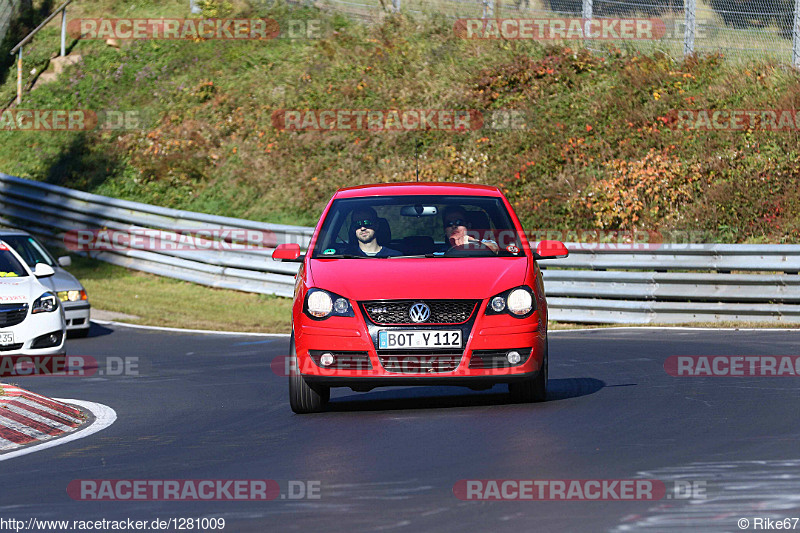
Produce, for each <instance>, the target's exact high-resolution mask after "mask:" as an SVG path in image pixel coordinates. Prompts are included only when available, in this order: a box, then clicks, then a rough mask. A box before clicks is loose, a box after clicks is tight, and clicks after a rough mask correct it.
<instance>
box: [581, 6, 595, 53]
mask: <svg viewBox="0 0 800 533" xmlns="http://www.w3.org/2000/svg"><path fill="white" fill-rule="evenodd" d="M592 7H593V6H592V0H583V8H582V11H583V12H582V16H583V45H584V46H586V47H587V48H588V47H589V45H590V44H591V42H592V41H591V39H590V38H589V34H590V33H591V32H590V31H589V30H590V28H591V24H592Z"/></svg>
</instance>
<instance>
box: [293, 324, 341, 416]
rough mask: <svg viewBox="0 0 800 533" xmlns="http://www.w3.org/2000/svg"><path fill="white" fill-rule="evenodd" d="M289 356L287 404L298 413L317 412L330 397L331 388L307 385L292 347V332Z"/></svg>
mask: <svg viewBox="0 0 800 533" xmlns="http://www.w3.org/2000/svg"><path fill="white" fill-rule="evenodd" d="M289 357H291V358H292V367H291V368H292V371H291V372H290V373H289V405H290V406H291V408H292V411H294V412H295V413H297V414H299V415H302V414H308V413H319V412H320V411H322V410H323V409H324V408H325V405H326V404H327V403H328V400H330V398H331V388H330V387H326V386H323V385H309V384H308V383H307V382H306V380H305V379H303V375H302V374H301V373H300V365H299V363H298V359H297V352H296V351H295V347H294V334H292V337H291V340H290V341H289Z"/></svg>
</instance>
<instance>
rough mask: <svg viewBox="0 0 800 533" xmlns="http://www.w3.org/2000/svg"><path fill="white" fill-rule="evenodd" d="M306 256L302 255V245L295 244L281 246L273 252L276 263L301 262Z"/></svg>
mask: <svg viewBox="0 0 800 533" xmlns="http://www.w3.org/2000/svg"><path fill="white" fill-rule="evenodd" d="M304 257H305V256H301V255H300V245H299V244H295V243H289V244H279V245H278V247H277V248H275V251H274V252H272V259H273V260H274V261H292V262H300V261H302V260H303V258H304Z"/></svg>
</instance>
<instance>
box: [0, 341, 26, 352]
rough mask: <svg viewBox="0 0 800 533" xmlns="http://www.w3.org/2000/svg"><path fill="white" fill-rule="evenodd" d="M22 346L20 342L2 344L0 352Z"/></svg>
mask: <svg viewBox="0 0 800 533" xmlns="http://www.w3.org/2000/svg"><path fill="white" fill-rule="evenodd" d="M20 348H22V343H21V342H20V343H19V344H3V345H0V352H10V351H11V350H19V349H20Z"/></svg>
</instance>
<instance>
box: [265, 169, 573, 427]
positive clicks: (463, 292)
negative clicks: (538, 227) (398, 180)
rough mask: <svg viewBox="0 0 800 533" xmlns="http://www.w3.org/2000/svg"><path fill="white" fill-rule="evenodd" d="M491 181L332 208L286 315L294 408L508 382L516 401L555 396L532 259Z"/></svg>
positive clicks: (344, 201)
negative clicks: (337, 398) (340, 395)
mask: <svg viewBox="0 0 800 533" xmlns="http://www.w3.org/2000/svg"><path fill="white" fill-rule="evenodd" d="M567 253H568V252H567V249H566V247H565V246H564V244H562V243H560V242H558V241H542V242H540V243H539V244H538V246H537V247H536V249H535V250H532V249H531V247H530V245H529V243H528V241H527V239H526V238H525V234H524V232H523V231H522V227H521V225H520V222H519V219H518V218H517V216H516V214H515V213H514V210H513V209H512V207H511V205H510V204H509V202H508V200H507V199H506V198H505V196H503V194H502V193H501V192H500V191H499V190H498V189H497V188H496V187H487V186H482V185H466V184H453V183H404V184H385V185H365V186H361V187H351V188H347V189H341V190H339V191H338V192H336V194H334V195H333V198H332V199H331V201H330V202H329V203H328V206H327V207H326V208H325V211H324V212H323V214H322V217H321V218H320V222H319V224H318V225H317V228H316V230H315V232H314V235H313V237H312V239H311V243H310V246H309V251H308V253H307V254H305V255H303V254H301V252H300V247H299V245H297V244H282V245H280V246H278V248H277V249H276V250H275V252H274V253H273V258H274V259H278V260H282V261H296V262H301V263H302V265H301V267H300V270H299V272H298V274H297V282H296V284H295V292H294V307H293V311H292V337H291V341H290V344H291V347H290V353H291V355H290V357H292V359H293V363H294V365H293V367H294V369H295V370H293V372H292V375H291V376H290V378H289V400H290V404H291V407H292V410H293V411H294V412H296V413H310V412H316V411H320V410H322V409H323V408H324V406H325V404H326V403H327V402H328V399H329V398H330V389H331V387H350V388H351V389H353V390H354V391H368V390H371V389H372V388H374V387H380V386H389V385H460V386H466V387H470V388H472V389H475V390H481V389H487V388H490V387H492V386H493V385H495V384H497V383H507V384H508V388H509V391H510V393H511V396H512V398H513V399H514V400H515V401H518V402H532V401H544V400H545V399H546V397H547V303H546V301H545V295H544V289H543V285H542V274H541V272H540V270H539V267H538V265H537V260H541V259H548V258H556V257H566V256H567Z"/></svg>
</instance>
